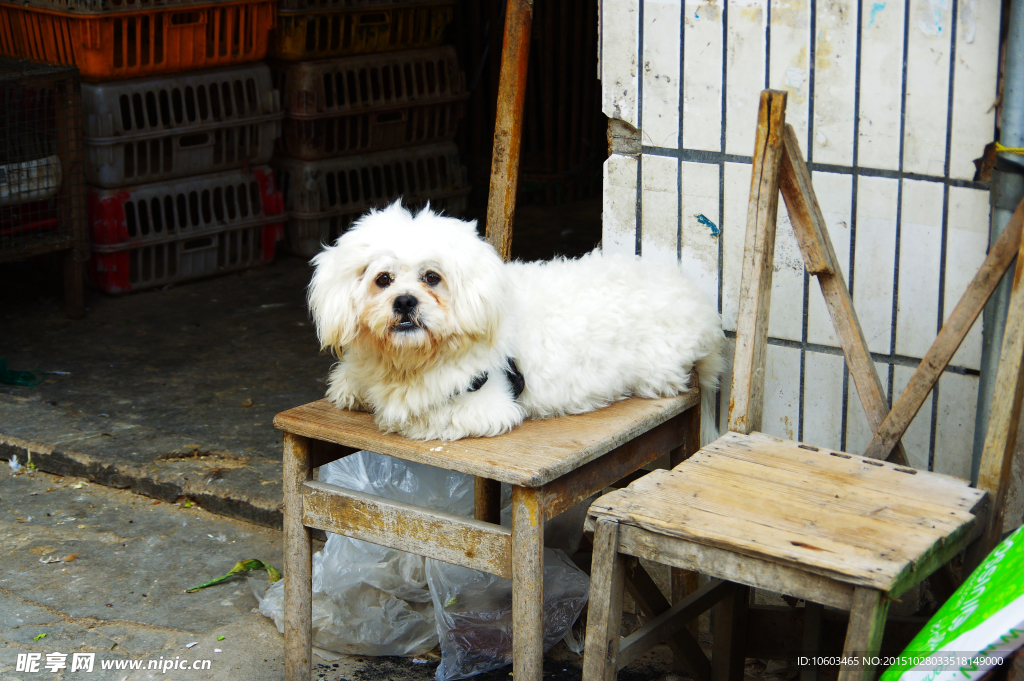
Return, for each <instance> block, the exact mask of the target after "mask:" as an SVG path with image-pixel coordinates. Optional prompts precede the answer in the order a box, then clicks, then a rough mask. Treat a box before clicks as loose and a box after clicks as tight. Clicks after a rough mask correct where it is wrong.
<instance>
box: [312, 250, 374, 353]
mask: <svg viewBox="0 0 1024 681" xmlns="http://www.w3.org/2000/svg"><path fill="white" fill-rule="evenodd" d="M352 255H353V254H352V252H351V251H347V250H346V249H344V248H340V247H339V246H337V245H335V246H328V247H326V248H324V249H323V250H322V251H320V253H318V254H317V255H316V257H314V258H313V261H312V263H313V265H314V267H315V268H316V269H315V270H314V271H313V279H312V281H310V283H309V292H308V302H309V311H310V313H311V314H312V316H313V323H314V325H315V326H316V335H317V338H319V339H320V349H321V350H324V349H326V348H331V349H332V350H333V351H334V353H335V354H336V355H337V356H338V357H341V353H342V348H343V347H344V346H346V345H348V344H349V343H351V342H352V341H353V340H354V339H355V336H356V333H357V332H358V330H359V327H358V324H359V312H358V309H357V299H358V296H359V287H360V280H361V278H362V275H363V273H364V272H365V269H366V268H365V266H363V265H362V264H361V261H360V260H357V259H356V258H354V257H352Z"/></svg>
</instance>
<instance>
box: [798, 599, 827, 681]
mask: <svg viewBox="0 0 1024 681" xmlns="http://www.w3.org/2000/svg"><path fill="white" fill-rule="evenodd" d="M824 614H825V606H823V605H821V604H820V603H811V602H810V601H807V602H806V603H804V636H803V654H804V655H806V656H807V657H810V658H812V659H813V658H814V657H816V656H817V655H818V654H819V653H820V652H821V628H822V624H823V622H822V616H823V615H824ZM818 671H819V667H818V665H816V664H809V665H805V666H803V667H801V668H800V681H818V676H819V675H818Z"/></svg>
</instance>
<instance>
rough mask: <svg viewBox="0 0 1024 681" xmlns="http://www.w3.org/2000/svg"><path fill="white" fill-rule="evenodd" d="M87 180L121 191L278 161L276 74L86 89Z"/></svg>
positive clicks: (260, 67) (255, 67)
mask: <svg viewBox="0 0 1024 681" xmlns="http://www.w3.org/2000/svg"><path fill="white" fill-rule="evenodd" d="M82 109H83V114H84V119H85V131H84V133H85V134H84V137H83V143H84V147H85V166H86V181H87V182H88V183H89V184H92V185H95V186H98V187H104V188H114V187H122V186H126V185H137V184H142V183H150V182H159V181H162V180H169V179H174V178H179V177H190V176H194V175H199V174H202V173H210V172H218V171H222V170H230V169H234V168H242V167H245V166H247V165H248V166H254V165H258V164H262V163H267V162H269V161H270V159H271V157H272V156H273V153H274V141H275V139H276V138H277V137H278V136H279V135H280V132H281V119H282V118H283V116H284V114H283V113H282V111H281V106H280V102H279V99H278V94H277V91H276V90H274V88H273V85H272V82H271V76H270V69H269V68H267V66H266V65H265V64H249V65H245V66H236V67H231V68H226V69H217V70H211V71H200V72H195V73H188V74H182V75H181V76H174V77H169V76H151V77H146V78H132V79H129V80H122V81H112V82H108V83H83V84H82Z"/></svg>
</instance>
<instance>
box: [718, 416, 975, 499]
mask: <svg viewBox="0 0 1024 681" xmlns="http://www.w3.org/2000/svg"><path fill="white" fill-rule="evenodd" d="M703 451H704V452H708V453H713V454H714V455H716V456H726V457H733V458H736V459H741V460H745V461H751V462H754V463H758V462H762V461H764V462H770V464H766V465H771V466H772V467H773V468H778V469H781V470H787V471H791V472H793V473H794V474H798V475H815V474H818V475H828V476H830V477H833V478H836V477H837V476H838V478H837V479H839V480H846V481H848V482H850V484H857V485H862V486H866V487H868V488H869V489H872V490H875V491H877V492H879V493H888V494H900V495H903V496H905V497H908V498H910V499H915V500H919V501H921V502H927V503H936V502H941V504H942V505H944V506H949V507H950V508H951V509H960V510H964V511H968V512H971V513H973V511H972V509H974V508H975V507H976V506H977V504H978V502H979V501H980V500H981V498H982V497H983V496H984V494H983V493H982V492H980V491H979V490H976V489H973V488H972V487H971V486H970V483H968V482H967V481H966V480H962V479H960V478H956V477H953V476H952V475H944V474H942V473H932V472H928V471H916V470H914V469H913V468H907V467H905V466H899V465H896V464H893V463H890V462H883V461H875V460H874V459H865V458H864V457H861V456H859V455H856V454H847V453H845V452H835V451H832V450H829V449H824V448H817V447H813V446H812V445H801V444H800V443H798V442H794V441H793V440H784V439H782V438H779V437H775V436H774V435H768V434H767V433H750V434H749V435H739V434H737V433H726V434H725V435H723V436H722V437H720V438H719V439H718V440H716V441H715V442H713V443H711V444H710V445H708V446H707V447H705V448H704V450H703ZM869 461H870V462H871V463H868V462H869ZM903 471H909V472H903Z"/></svg>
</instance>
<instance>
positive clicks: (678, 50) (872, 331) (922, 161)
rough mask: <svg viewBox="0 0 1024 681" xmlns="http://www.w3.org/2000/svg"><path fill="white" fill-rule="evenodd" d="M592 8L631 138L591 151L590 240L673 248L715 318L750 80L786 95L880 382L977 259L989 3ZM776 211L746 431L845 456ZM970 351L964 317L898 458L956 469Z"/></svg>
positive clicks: (966, 423)
mask: <svg viewBox="0 0 1024 681" xmlns="http://www.w3.org/2000/svg"><path fill="white" fill-rule="evenodd" d="M601 4H602V7H601V62H600V70H601V74H600V75H601V82H602V90H603V102H604V111H605V113H606V114H607V115H608V116H609V117H611V118H616V119H620V120H622V121H624V122H626V123H628V124H629V125H632V126H633V127H635V128H638V129H639V130H640V135H641V140H642V144H643V150H642V153H641V154H640V155H639V156H630V155H625V154H613V155H612V156H611V158H609V160H608V161H607V163H606V166H605V189H604V241H603V244H604V248H605V249H606V250H608V251H621V252H629V253H636V252H639V253H641V254H642V256H643V257H644V258H658V259H662V258H664V259H679V260H680V262H681V263H682V266H683V268H684V269H685V270H686V271H687V272H688V273H689V275H690V276H691V277H693V278H694V279H695V280H696V281H697V282H699V284H700V286H701V288H702V289H703V290H704V291H705V293H706V294H707V295H708V296H709V297H710V298H711V299H712V300H717V301H718V305H719V309H720V310H721V312H722V316H723V321H724V324H725V328H726V330H727V331H729V332H731V331H734V330H735V328H736V314H737V303H738V298H739V295H740V292H739V290H738V287H739V280H740V267H741V263H742V256H743V236H744V227H745V220H746V211H747V197H748V193H749V191H750V170H751V167H750V154H751V153H752V152H753V147H754V129H755V122H756V115H757V105H758V99H759V93H760V91H761V90H762V89H764V88H765V87H772V88H776V89H784V90H787V91H788V92H789V101H788V107H787V120H788V122H789V123H791V124H792V125H793V126H794V127H795V128H796V130H797V133H798V135H799V137H800V139H801V141H802V148H803V150H804V155H805V157H807V158H808V159H809V161H810V162H811V163H812V170H813V178H814V184H815V190H816V192H817V196H818V199H819V201H820V203H821V206H822V209H823V211H824V213H825V217H826V219H827V221H828V227H829V231H830V234H831V237H832V241H833V244H834V246H835V250H836V254H837V256H838V257H839V259H840V261H841V263H842V265H843V267H844V274H845V275H846V276H847V280H848V282H849V283H850V285H851V289H852V291H853V296H854V301H855V305H856V307H857V310H858V313H859V315H860V320H861V324H862V325H863V327H864V331H865V334H866V336H867V338H868V341H869V345H870V348H871V350H872V352H873V353H875V358H876V360H877V362H878V368H879V373H880V375H881V377H882V382H883V383H884V384H885V385H886V387H887V389H888V390H889V391H890V400H892V399H893V397H898V396H899V392H900V391H901V390H902V389H903V387H904V386H905V385H906V383H907V381H908V380H909V378H910V375H911V374H912V372H913V370H914V368H915V367H916V366H917V364H918V361H919V359H920V357H921V355H922V354H923V353H924V352H925V351H926V350H927V348H928V347H929V345H930V344H931V342H932V340H934V338H935V335H936V333H937V332H938V329H939V328H940V327H941V324H942V320H943V319H944V317H945V316H947V315H948V314H949V313H950V311H951V310H952V309H953V307H954V305H955V304H956V302H957V301H958V300H959V297H960V295H961V293H962V292H963V290H964V288H965V287H966V285H967V282H968V281H970V279H971V277H973V275H974V273H975V271H976V269H977V267H978V266H979V265H980V263H981V261H982V260H983V259H984V257H985V252H986V248H987V243H988V237H987V235H988V222H989V206H988V192H987V191H986V190H985V188H984V187H983V186H982V185H979V184H977V183H974V182H973V181H972V177H973V175H974V165H973V163H972V159H974V158H977V157H979V156H981V154H982V151H983V148H984V146H985V144H986V143H988V142H990V141H992V139H993V136H994V126H995V120H994V115H995V114H994V109H993V102H994V100H995V97H996V75H997V73H996V72H997V62H998V45H999V21H1000V3H999V1H998V0H959V1H957V0H906V2H901V1H900V0H882V1H879V2H874V1H872V0H867V1H866V2H861V3H860V4H858V3H856V2H852V1H849V0H846V1H844V0H818V1H813V0H792V1H782V0H732V1H729V2H725V0H712V1H709V2H703V3H700V2H694V1H692V0H687V1H686V2H685V3H683V4H681V3H680V2H678V1H673V0H602V2H601ZM638 205H639V210H638ZM779 207H780V208H779V234H778V239H777V245H776V255H775V265H776V271H775V275H774V291H773V295H772V315H771V324H770V331H769V335H770V340H769V343H770V345H769V349H768V372H767V376H768V378H767V389H766V403H765V415H764V429H765V430H766V431H767V432H769V433H773V434H775V435H779V436H783V437H790V438H796V439H805V440H808V441H812V442H815V443H817V444H820V445H822V446H827V447H832V448H843V449H846V450H848V451H855V452H856V451H860V450H862V449H863V448H864V446H866V444H867V442H868V440H869V436H870V432H869V429H868V426H867V421H866V419H865V417H864V414H863V411H862V409H861V407H860V402H859V400H858V398H857V396H856V392H855V388H854V386H853V383H852V381H850V380H849V376H848V374H847V372H846V370H845V367H844V362H843V358H842V353H841V351H840V350H839V348H838V343H837V342H836V339H835V336H834V334H833V332H832V327H831V324H830V321H829V318H828V314H827V311H826V309H825V305H824V302H823V301H822V300H821V293H820V290H819V289H818V286H817V283H816V282H815V281H813V278H812V279H811V280H809V278H808V276H807V275H806V273H805V272H804V269H803V265H802V260H801V258H800V253H799V250H798V248H797V245H796V241H795V239H794V237H793V233H792V227H791V225H790V224H789V219H788V216H787V215H786V211H785V208H784V205H783V204H782V202H781V201H780V203H779ZM851 275H852V276H851ZM729 353H730V354H731V347H730V349H729ZM980 356H981V332H980V324H979V325H978V328H976V329H975V330H973V331H972V332H971V335H970V336H968V338H967V340H966V341H965V343H964V345H963V347H962V348H961V349H960V351H959V352H958V353H957V355H956V357H955V358H954V360H953V362H952V365H951V366H950V368H949V370H947V372H946V373H945V375H944V376H943V377H942V379H941V381H940V383H939V386H938V390H937V392H936V393H934V394H933V396H932V397H930V398H929V399H928V402H927V403H926V404H925V405H924V407H923V408H922V410H921V412H920V414H919V415H918V417H917V419H916V420H915V421H914V423H913V425H912V426H911V427H910V430H909V431H908V433H907V435H906V437H905V438H904V444H905V446H906V449H907V453H908V455H909V457H910V460H911V462H912V464H913V465H914V466H916V467H918V468H927V469H931V470H935V471H938V472H942V473H949V474H953V475H958V476H960V477H969V475H970V460H971V444H972V437H973V432H974V411H975V403H976V401H977V391H978V368H979V360H980ZM725 385H726V389H725V390H724V391H723V392H724V393H726V394H724V395H723V399H722V402H721V405H722V406H721V408H720V421H721V423H722V425H723V427H724V423H725V420H726V418H727V413H726V412H727V408H728V394H727V392H728V390H727V386H728V380H726V381H725Z"/></svg>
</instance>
